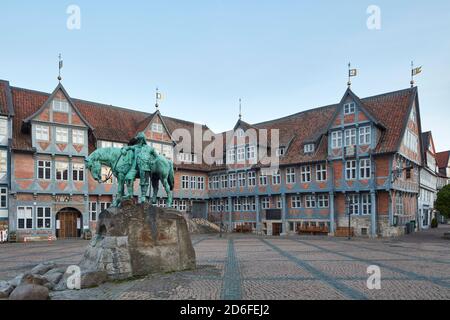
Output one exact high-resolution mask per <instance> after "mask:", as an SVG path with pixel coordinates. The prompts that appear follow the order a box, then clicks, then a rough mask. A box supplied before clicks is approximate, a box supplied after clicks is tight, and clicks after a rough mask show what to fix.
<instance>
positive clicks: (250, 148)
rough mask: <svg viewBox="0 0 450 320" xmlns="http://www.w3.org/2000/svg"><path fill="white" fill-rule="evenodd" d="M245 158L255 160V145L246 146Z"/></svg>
mask: <svg viewBox="0 0 450 320" xmlns="http://www.w3.org/2000/svg"><path fill="white" fill-rule="evenodd" d="M247 160H250V161H252V160H256V147H255V146H248V147H247Z"/></svg>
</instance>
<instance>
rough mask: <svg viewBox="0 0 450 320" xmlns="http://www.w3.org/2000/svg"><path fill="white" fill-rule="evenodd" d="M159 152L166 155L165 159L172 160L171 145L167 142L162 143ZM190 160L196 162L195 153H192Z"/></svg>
mask: <svg viewBox="0 0 450 320" xmlns="http://www.w3.org/2000/svg"><path fill="white" fill-rule="evenodd" d="M161 154H162V155H163V156H164V157H166V158H167V159H170V160H173V147H172V146H169V145H167V144H163V145H162V152H161ZM192 162H194V163H195V162H197V155H196V154H192Z"/></svg>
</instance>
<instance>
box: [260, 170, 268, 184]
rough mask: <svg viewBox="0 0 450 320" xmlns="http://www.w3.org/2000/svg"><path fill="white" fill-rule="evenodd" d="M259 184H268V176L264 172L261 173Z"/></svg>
mask: <svg viewBox="0 0 450 320" xmlns="http://www.w3.org/2000/svg"><path fill="white" fill-rule="evenodd" d="M259 185H260V186H267V176H266V175H264V174H262V173H261V174H260V175H259Z"/></svg>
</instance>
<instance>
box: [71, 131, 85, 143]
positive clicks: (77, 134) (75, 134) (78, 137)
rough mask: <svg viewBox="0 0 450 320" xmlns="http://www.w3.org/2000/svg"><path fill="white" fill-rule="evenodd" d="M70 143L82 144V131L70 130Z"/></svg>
mask: <svg viewBox="0 0 450 320" xmlns="http://www.w3.org/2000/svg"><path fill="white" fill-rule="evenodd" d="M72 143H73V144H84V131H82V130H72Z"/></svg>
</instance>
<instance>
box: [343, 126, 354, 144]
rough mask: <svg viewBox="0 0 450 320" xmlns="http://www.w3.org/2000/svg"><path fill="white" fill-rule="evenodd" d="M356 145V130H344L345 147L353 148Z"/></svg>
mask: <svg viewBox="0 0 450 320" xmlns="http://www.w3.org/2000/svg"><path fill="white" fill-rule="evenodd" d="M354 145H356V129H355V128H353V129H347V130H345V146H346V147H349V146H354Z"/></svg>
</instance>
